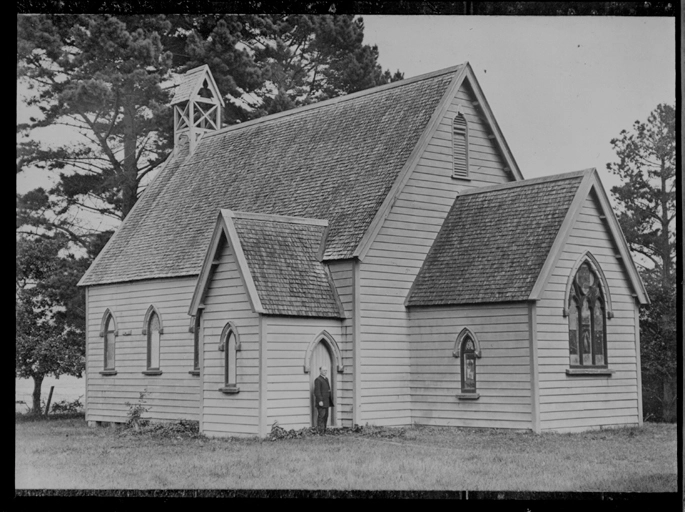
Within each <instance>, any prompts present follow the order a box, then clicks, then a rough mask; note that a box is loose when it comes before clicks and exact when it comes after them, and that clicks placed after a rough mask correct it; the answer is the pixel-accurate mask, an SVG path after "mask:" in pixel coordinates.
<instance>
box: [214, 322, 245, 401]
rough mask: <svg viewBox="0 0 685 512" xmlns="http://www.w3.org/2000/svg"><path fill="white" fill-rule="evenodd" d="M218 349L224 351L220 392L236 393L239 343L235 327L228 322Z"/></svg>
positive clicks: (237, 389) (238, 389) (237, 390)
mask: <svg viewBox="0 0 685 512" xmlns="http://www.w3.org/2000/svg"><path fill="white" fill-rule="evenodd" d="M219 348H220V349H221V350H223V351H224V386H223V387H222V388H221V389H220V391H222V392H224V393H228V394H234V393H238V392H239V391H240V388H239V387H238V364H237V363H238V361H237V359H238V352H239V351H240V342H239V340H238V332H237V331H236V329H235V326H233V324H231V323H230V322H229V323H228V324H226V327H224V330H223V332H222V333H221V342H220V344H219Z"/></svg>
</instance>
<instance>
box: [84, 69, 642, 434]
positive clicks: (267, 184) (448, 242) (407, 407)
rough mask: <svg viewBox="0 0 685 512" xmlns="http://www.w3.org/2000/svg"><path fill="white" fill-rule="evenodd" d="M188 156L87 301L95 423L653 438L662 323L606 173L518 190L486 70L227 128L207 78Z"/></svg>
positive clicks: (201, 82) (179, 93)
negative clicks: (636, 433) (315, 394)
mask: <svg viewBox="0 0 685 512" xmlns="http://www.w3.org/2000/svg"><path fill="white" fill-rule="evenodd" d="M172 103H173V109H174V123H175V124H174V126H175V138H174V141H175V147H174V151H173V153H172V154H171V155H170V157H169V158H168V160H167V161H166V163H165V164H164V166H163V168H162V169H161V170H160V171H159V173H158V175H157V176H156V177H155V179H154V180H153V182H152V183H151V184H150V185H149V186H148V187H147V189H146V190H145V192H144V193H143V194H142V196H141V198H140V200H139V201H138V203H137V204H136V206H135V207H134V209H133V210H132V211H131V213H130V214H129V215H128V217H127V218H126V220H125V221H124V222H123V223H122V225H121V227H120V228H119V229H118V231H117V232H116V233H115V235H114V236H113V237H112V239H111V240H110V242H109V243H108V244H107V246H106V247H105V248H104V249H103V251H102V252H101V254H100V255H99V256H98V258H97V259H96V260H95V261H94V263H93V264H92V266H91V267H90V269H89V270H88V271H87V273H86V274H85V275H84V276H83V278H82V280H81V282H80V285H81V286H84V287H85V288H86V293H87V374H86V390H87V391H86V419H87V420H88V422H89V424H91V425H93V424H98V423H101V422H123V421H126V419H127V412H128V410H129V406H127V402H128V403H133V404H135V403H137V401H138V399H139V396H140V393H141V392H144V393H145V406H146V407H148V408H149V411H148V412H147V413H146V416H147V417H149V418H150V419H152V420H155V421H170V420H180V419H187V420H198V421H199V423H200V428H201V431H202V432H204V433H205V434H207V435H211V436H225V435H259V436H265V435H267V434H268V432H269V431H270V428H271V426H272V425H273V424H274V423H275V422H278V425H280V426H282V427H284V428H295V429H298V428H302V427H307V426H310V425H312V421H313V414H314V407H313V400H312V385H313V384H312V383H313V380H314V378H315V377H316V376H317V374H318V368H319V367H320V366H321V364H322V363H325V364H326V365H327V366H328V367H329V368H330V378H331V384H332V391H333V393H334V397H335V400H334V403H335V408H333V409H332V410H331V414H330V423H331V424H332V425H333V426H352V425H353V424H359V425H364V424H367V423H368V424H376V425H387V426H402V425H412V424H421V425H439V426H456V427H460V426H461V427H496V428H512V429H529V430H533V431H535V432H541V431H550V430H553V431H575V430H584V429H588V428H599V427H609V426H616V425H639V424H641V423H642V401H641V384H640V351H639V328H638V306H639V305H640V304H645V303H647V301H648V298H647V295H646V292H645V288H644V286H643V284H642V282H641V280H640V277H639V275H638V273H637V271H636V267H635V264H634V262H633V260H632V259H631V255H630V252H629V250H628V247H627V245H626V242H625V239H624V237H623V235H622V233H621V230H620V228H619V225H618V223H617V221H616V217H615V216H614V213H613V212H612V209H611V206H610V203H609V201H608V199H607V195H606V193H605V191H604V189H603V187H602V185H601V183H600V181H599V178H598V175H597V172H596V171H595V170H593V169H590V170H584V171H578V172H571V173H567V174H555V175H552V176H549V177H546V178H540V179H531V180H523V176H522V174H521V171H520V170H519V168H518V166H517V164H516V161H515V160H514V158H513V156H512V154H511V152H510V150H509V148H508V146H507V143H506V141H505V139H504V137H503V135H502V133H501V131H500V129H499V127H498V125H497V122H496V120H495V118H494V116H493V113H492V111H491V109H490V107H489V106H488V102H487V101H486V99H485V96H484V95H483V92H482V90H481V88H480V86H479V84H478V82H477V80H476V78H475V76H474V73H473V70H472V69H471V66H470V65H469V64H468V63H466V64H463V65H459V66H455V67H451V68H448V69H443V70H440V71H436V72H433V73H429V74H426V75H422V76H418V77H415V78H410V79H407V80H403V81H400V82H395V83H391V84H387V85H384V86H381V87H376V88H374V89H369V90H366V91H362V92H358V93H355V94H349V95H347V96H343V97H339V98H335V99H332V100H328V101H323V102H321V103H316V104H313V105H308V106H305V107H301V108H297V109H294V110H290V111H287V112H281V113H278V114H274V115H271V116H268V117H263V118H259V119H255V120H253V121H249V122H245V123H242V124H236V125H232V126H227V127H221V125H220V123H221V109H222V107H223V100H222V97H221V94H220V92H219V91H218V89H217V87H216V84H215V82H214V80H213V78H212V75H211V73H210V71H209V68H208V67H207V66H204V67H200V68H197V69H194V70H191V71H189V72H188V73H186V74H185V75H184V77H183V80H182V83H181V84H180V85H179V86H178V87H177V89H176V92H175V96H174V98H173V101H172Z"/></svg>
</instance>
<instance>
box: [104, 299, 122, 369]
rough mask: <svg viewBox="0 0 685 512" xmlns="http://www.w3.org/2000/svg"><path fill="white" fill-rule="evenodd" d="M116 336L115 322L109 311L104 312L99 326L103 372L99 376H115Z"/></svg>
mask: <svg viewBox="0 0 685 512" xmlns="http://www.w3.org/2000/svg"><path fill="white" fill-rule="evenodd" d="M117 334H118V330H117V324H116V320H115V319H114V315H113V314H112V313H111V311H110V310H109V309H107V310H106V311H105V314H104V315H103V316H102V323H101V326H100V336H101V337H102V338H103V341H104V344H103V370H102V371H101V372H100V374H101V375H116V374H117V372H116V369H115V368H116V366H115V362H116V361H115V355H116V352H115V349H116V337H117Z"/></svg>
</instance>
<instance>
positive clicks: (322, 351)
mask: <svg viewBox="0 0 685 512" xmlns="http://www.w3.org/2000/svg"><path fill="white" fill-rule="evenodd" d="M333 364H334V361H333V358H332V357H331V354H330V352H329V351H328V348H327V347H326V345H325V343H322V342H319V343H317V344H316V346H315V347H314V350H313V351H312V358H311V359H310V361H309V395H310V400H309V401H310V404H311V411H312V415H311V416H312V427H315V426H316V417H317V414H318V412H317V410H316V401H315V399H314V381H315V380H316V378H317V377H318V376H319V368H320V367H321V366H327V367H328V382H329V383H330V384H331V395H333V403H335V401H336V400H335V384H334V379H333V375H334V371H335V368H334V366H333ZM328 425H335V409H334V408H333V407H331V408H330V409H329V410H328Z"/></svg>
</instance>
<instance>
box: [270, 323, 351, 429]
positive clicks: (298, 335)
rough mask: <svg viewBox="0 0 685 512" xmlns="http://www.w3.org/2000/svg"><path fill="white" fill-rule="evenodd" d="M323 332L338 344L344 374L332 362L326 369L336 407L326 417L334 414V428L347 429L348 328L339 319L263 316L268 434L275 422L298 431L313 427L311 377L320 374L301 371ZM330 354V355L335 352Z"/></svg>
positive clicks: (349, 405) (348, 387)
mask: <svg viewBox="0 0 685 512" xmlns="http://www.w3.org/2000/svg"><path fill="white" fill-rule="evenodd" d="M323 331H326V332H327V333H328V334H329V335H330V336H332V337H333V339H334V340H335V342H336V343H337V344H338V347H339V348H340V350H341V353H342V354H343V357H342V360H343V365H344V366H345V371H346V372H347V374H345V373H339V372H338V371H337V369H336V368H335V367H333V363H332V364H331V368H329V374H328V377H329V380H330V382H331V384H332V387H333V390H334V392H335V396H334V398H333V403H334V404H335V405H336V407H335V408H334V409H331V411H329V414H331V415H333V414H335V418H336V421H335V424H336V425H338V426H341V422H342V424H344V425H345V426H350V421H349V418H350V417H351V404H350V399H349V395H350V394H351V389H350V386H349V384H348V381H349V379H348V378H346V377H348V376H349V375H350V370H351V360H350V357H349V353H350V350H349V347H348V346H349V345H350V343H351V337H350V336H349V333H348V331H347V329H344V328H343V327H342V322H341V320H338V319H335V318H310V317H286V316H265V317H264V327H263V333H262V335H263V336H265V337H266V341H267V343H266V353H267V363H266V364H267V391H266V402H267V411H266V426H267V432H268V431H269V430H270V429H271V426H272V425H273V424H274V422H276V421H277V422H278V425H279V426H281V427H283V428H286V429H296V430H297V429H300V428H304V427H310V426H312V399H311V396H312V395H311V393H310V378H311V376H312V375H313V376H314V377H316V376H318V375H319V371H318V368H309V372H308V373H305V371H304V368H305V363H306V362H307V363H308V361H307V355H308V353H307V349H308V348H310V347H313V343H314V344H315V343H316V342H317V341H319V340H320V339H321V335H322V333H323ZM343 349H344V352H343ZM330 353H331V355H332V356H333V354H334V352H332V351H331V352H330ZM332 359H333V358H332ZM312 372H313V373H312ZM344 397H345V398H346V399H345V398H344ZM331 419H332V418H329V425H331V424H332V423H331ZM343 419H345V420H344V421H343Z"/></svg>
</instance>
